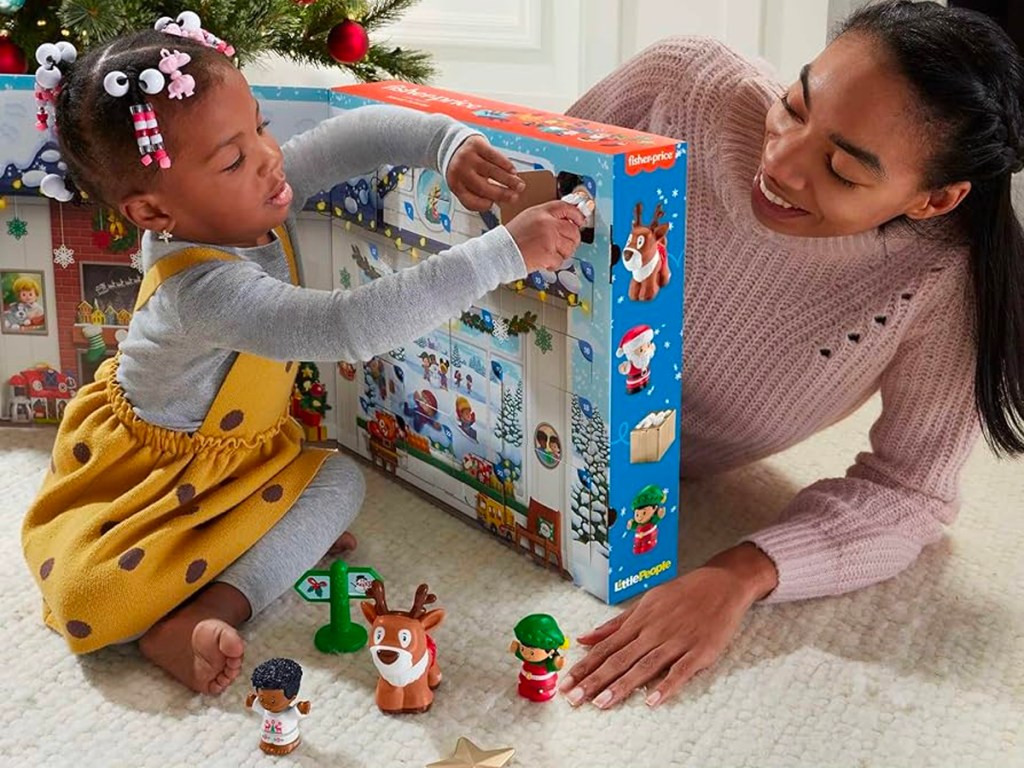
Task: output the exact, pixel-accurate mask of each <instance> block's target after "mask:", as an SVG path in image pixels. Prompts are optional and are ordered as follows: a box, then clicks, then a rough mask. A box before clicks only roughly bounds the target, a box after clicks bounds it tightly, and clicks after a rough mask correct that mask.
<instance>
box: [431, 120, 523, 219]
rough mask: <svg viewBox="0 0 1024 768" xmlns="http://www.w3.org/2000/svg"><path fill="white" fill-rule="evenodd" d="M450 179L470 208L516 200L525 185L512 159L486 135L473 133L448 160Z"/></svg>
mask: <svg viewBox="0 0 1024 768" xmlns="http://www.w3.org/2000/svg"><path fill="white" fill-rule="evenodd" d="M492 180H493V181H492ZM447 181H448V186H449V187H450V188H451V190H452V192H453V193H454V194H455V196H456V197H457V198H459V202H460V203H462V204H463V205H464V206H466V207H467V208H468V209H469V210H471V211H486V210H489V209H490V207H491V206H492V205H494V203H510V202H513V201H514V200H515V199H516V198H517V197H519V193H520V192H522V191H523V189H524V188H525V187H526V185H525V184H524V183H523V180H522V179H520V178H519V176H517V175H516V169H515V166H514V165H512V161H511V160H509V159H508V158H507V157H505V155H503V154H502V153H501V152H499V151H498V150H496V149H495V148H494V147H492V146H491V145H490V144H489V143H488V142H487V139H485V138H484V137H483V136H471V137H470V138H468V139H466V141H464V142H463V143H462V146H460V147H459V148H458V149H457V150H456V152H455V156H454V157H453V158H452V160H451V162H450V163H448V178H447ZM493 182H497V184H495V183H493Z"/></svg>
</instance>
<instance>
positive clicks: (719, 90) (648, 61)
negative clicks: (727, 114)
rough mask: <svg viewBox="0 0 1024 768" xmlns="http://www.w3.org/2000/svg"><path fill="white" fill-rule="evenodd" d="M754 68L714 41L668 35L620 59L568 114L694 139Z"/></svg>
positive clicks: (711, 125) (710, 124)
mask: <svg viewBox="0 0 1024 768" xmlns="http://www.w3.org/2000/svg"><path fill="white" fill-rule="evenodd" d="M753 72H754V70H753V67H752V65H751V64H750V63H749V62H747V61H745V60H744V59H743V58H742V57H740V56H739V55H738V54H737V53H735V52H734V51H732V50H731V49H729V48H728V47H727V46H725V45H724V44H723V43H721V42H719V41H717V40H713V39H710V38H703V37H670V38H666V39H665V40H662V41H660V42H657V43H655V44H653V45H651V46H650V47H648V48H646V49H644V50H643V51H641V52H640V53H638V54H637V55H636V56H634V57H633V58H632V59H630V60H628V61H627V62H625V63H624V64H622V65H621V66H620V67H618V68H617V69H616V70H615V71H614V72H612V73H611V74H610V75H608V76H607V77H605V78H604V79H603V80H602V81H601V82H599V83H598V84H597V85H595V86H593V87H592V88H591V89H590V90H589V91H587V92H586V93H585V94H584V95H583V96H582V97H580V99H579V100H578V101H577V102H576V103H575V104H573V105H572V106H571V107H570V108H569V110H568V112H567V114H569V115H570V116H572V117H579V118H582V119H584V120H593V121H595V122H599V123H606V124H609V125H617V126H621V127H624V128H632V129H634V130H638V131H647V132H650V133H657V134H660V135H663V136H670V137H672V138H678V139H683V140H685V141H688V142H696V141H698V139H700V138H701V136H702V135H704V132H706V131H709V130H713V129H714V127H715V125H716V121H717V120H719V119H721V117H722V113H723V111H724V110H723V109H722V106H723V103H724V101H725V99H726V98H727V96H728V94H730V93H731V92H732V90H733V89H734V88H735V87H736V86H737V85H738V84H739V82H740V81H741V80H743V79H744V77H749V76H750V75H751V74H753Z"/></svg>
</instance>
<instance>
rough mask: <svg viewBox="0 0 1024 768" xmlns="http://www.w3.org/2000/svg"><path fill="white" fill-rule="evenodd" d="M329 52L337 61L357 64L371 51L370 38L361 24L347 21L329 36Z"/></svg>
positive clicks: (350, 20) (335, 28)
mask: <svg viewBox="0 0 1024 768" xmlns="http://www.w3.org/2000/svg"><path fill="white" fill-rule="evenodd" d="M327 50H328V51H329V52H330V54H331V58H333V59H334V60H335V61H338V62H341V63H342V64H355V63H356V62H357V61H362V59H363V57H364V56H366V52H367V51H369V50H370V36H369V35H367V34H366V30H365V29H363V28H362V26H361V25H360V24H358V23H356V22H354V21H352V19H345V21H343V22H341V24H338V25H337V26H335V27H334V29H332V30H331V34H330V35H328V36H327Z"/></svg>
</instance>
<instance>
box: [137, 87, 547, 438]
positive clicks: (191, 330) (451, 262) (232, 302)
mask: <svg viewBox="0 0 1024 768" xmlns="http://www.w3.org/2000/svg"><path fill="white" fill-rule="evenodd" d="M471 135H473V131H471V130H470V129H468V128H466V127H465V126H463V125H461V124H459V123H457V122H455V121H453V120H451V119H449V118H447V117H444V116H442V115H427V114H423V113H420V112H415V111H413V110H406V109H402V108H399V107H389V106H370V107H364V108H361V109H356V110H353V111H350V112H346V113H343V114H341V115H339V116H337V117H334V118H332V119H330V120H327V121H325V122H323V123H322V124H320V125H319V126H317V127H316V128H314V129H312V130H310V131H307V132H306V133H303V134H301V135H299V136H296V137H295V138H293V139H292V140H291V141H289V142H288V143H287V144H285V145H284V146H283V147H282V151H283V153H284V161H285V170H286V173H287V176H288V181H289V183H290V184H291V185H292V188H293V189H294V191H295V201H294V203H293V210H292V212H291V214H290V215H289V217H288V221H287V223H286V226H287V228H288V234H289V236H290V237H291V240H292V244H293V246H294V248H295V250H296V255H298V250H299V243H298V237H297V233H296V231H295V214H296V213H297V212H298V211H300V210H301V209H302V206H303V205H304V203H305V201H306V200H307V199H308V198H309V197H310V196H312V195H313V194H315V193H316V192H318V191H320V190H322V189H327V188H330V187H331V186H333V185H334V184H336V183H338V182H340V181H343V180H345V179H349V178H352V177H353V176H358V175H360V174H362V173H367V172H370V171H372V170H374V169H375V168H376V167H377V166H379V165H381V164H384V163H391V164H395V165H410V166H416V167H426V168H434V169H435V170H439V171H441V172H442V173H445V172H446V171H447V167H448V163H449V162H450V160H451V158H452V156H453V155H454V154H455V151H456V150H457V149H458V147H459V146H460V145H461V144H462V142H464V141H465V140H466V139H467V138H469V137H470V136H471ZM195 245H201V244H197V243H189V242H184V241H180V240H172V241H171V242H169V243H163V242H161V241H159V240H157V239H156V238H154V237H153V236H152V233H148V232H147V233H146V235H145V237H144V238H143V241H142V258H143V265H144V267H145V268H146V269H148V268H149V267H151V266H152V265H153V264H155V263H156V262H157V261H159V260H160V259H162V258H165V257H167V256H169V255H171V254H172V253H175V252H177V251H179V250H181V249H183V248H188V247H191V246H195ZM218 247H219V246H218ZM222 250H226V251H230V252H231V253H234V254H235V255H237V256H238V257H239V259H238V260H237V261H225V262H212V263H205V264H200V265H197V266H195V267H192V268H190V269H188V270H186V271H185V272H183V273H181V274H178V275H176V276H174V277H172V278H170V279H168V280H167V281H166V282H165V283H164V284H163V285H162V286H161V287H160V289H159V290H158V291H157V292H156V293H155V294H154V295H153V297H152V298H151V299H150V300H149V302H148V303H147V304H146V306H144V307H143V308H142V309H141V310H139V311H138V312H136V313H135V315H134V317H133V318H132V322H131V325H130V327H129V329H128V335H127V337H126V338H125V339H124V341H122V342H121V363H120V367H119V369H118V382H119V383H120V385H121V387H122V389H123V390H124V392H125V395H126V397H127V398H128V400H129V402H131V403H132V405H133V406H134V409H135V412H136V414H137V415H138V416H139V417H140V418H142V419H144V420H145V421H148V422H149V423H151V424H156V425H158V426H162V427H166V428H168V429H172V430H178V431H185V432H191V431H194V430H196V429H198V427H199V426H200V425H201V424H202V422H203V419H204V418H205V416H206V413H207V411H208V410H209V408H210V405H211V404H212V402H213V398H214V396H215V395H216V394H217V390H218V389H219V388H220V385H221V383H222V382H223V380H224V378H225V376H226V375H227V372H228V369H229V368H230V367H231V365H232V363H233V362H234V360H235V357H236V355H237V353H238V352H248V353H251V354H255V355H260V356H262V357H267V358H271V359H275V360H324V361H335V360H350V361H360V360H368V359H369V358H371V357H373V356H374V355H377V354H382V353H384V352H386V351H388V350H390V349H393V348H395V347H398V346H401V345H402V344H406V343H408V342H410V341H411V340H412V339H414V338H416V337H417V336H419V335H421V334H422V333H424V332H425V331H427V330H429V329H430V328H433V327H435V326H438V325H440V324H441V323H443V322H444V321H446V320H448V319H449V318H451V317H455V316H457V315H459V314H460V313H461V312H463V311H464V310H466V309H468V308H469V307H470V306H471V305H472V303H473V301H475V300H477V299H479V298H480V297H482V296H483V295H484V294H486V293H488V292H489V291H492V290H494V289H496V288H497V287H498V286H499V285H501V284H503V283H509V282H513V281H515V280H518V279H520V278H522V277H525V276H526V274H527V270H526V265H525V264H524V262H523V258H522V255H521V254H520V252H519V249H518V247H517V246H516V244H515V242H514V241H513V240H512V237H511V235H509V233H508V231H507V230H506V229H505V228H504V227H498V228H496V229H494V230H491V231H490V232H488V233H487V234H485V235H483V236H481V237H478V238H476V239H474V240H470V241H469V242H466V243H464V244H462V245H459V246H456V247H454V248H452V249H451V250H449V251H445V252H444V253H441V254H439V255H436V256H432V257H431V258H429V259H426V260H425V261H423V262H421V263H420V264H418V265H417V266H415V267H413V268H410V269H405V270H401V271H399V272H397V273H395V274H393V275H390V276H388V277H385V278H381V279H378V280H375V281H373V282H372V283H369V284H367V285H363V286H360V287H358V288H356V289H354V290H350V291H340V290H339V291H324V290H314V289H311V288H301V287H298V286H294V285H292V284H291V282H290V280H289V273H288V263H287V259H286V257H285V254H284V248H283V246H282V244H281V243H280V241H278V240H276V239H275V240H274V241H273V242H271V243H268V244H267V245H263V246H257V247H254V248H222Z"/></svg>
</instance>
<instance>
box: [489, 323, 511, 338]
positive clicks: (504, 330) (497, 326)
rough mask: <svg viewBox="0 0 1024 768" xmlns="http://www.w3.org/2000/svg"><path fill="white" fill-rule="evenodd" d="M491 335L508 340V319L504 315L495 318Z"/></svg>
mask: <svg viewBox="0 0 1024 768" xmlns="http://www.w3.org/2000/svg"><path fill="white" fill-rule="evenodd" d="M491 335H492V336H493V337H494V338H496V339H497V340H498V341H508V320H506V319H505V318H503V317H496V318H494V330H493V331H491Z"/></svg>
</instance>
